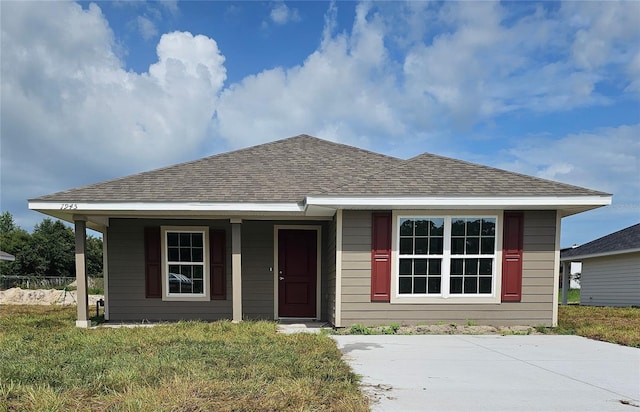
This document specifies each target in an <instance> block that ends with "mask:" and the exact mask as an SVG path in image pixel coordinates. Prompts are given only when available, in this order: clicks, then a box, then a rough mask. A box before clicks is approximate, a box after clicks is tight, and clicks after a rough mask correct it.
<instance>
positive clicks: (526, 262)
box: [341, 211, 556, 326]
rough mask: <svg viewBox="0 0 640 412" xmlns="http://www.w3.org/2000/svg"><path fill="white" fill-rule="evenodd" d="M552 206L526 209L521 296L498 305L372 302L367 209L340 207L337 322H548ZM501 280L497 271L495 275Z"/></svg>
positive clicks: (551, 286) (553, 224)
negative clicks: (339, 316)
mask: <svg viewBox="0 0 640 412" xmlns="http://www.w3.org/2000/svg"><path fill="white" fill-rule="evenodd" d="M555 238H556V212H555V211H527V212H525V221H524V244H523V248H524V250H523V278H522V301H521V302H510V303H500V304H451V303H448V304H391V303H386V302H371V301H370V288H371V212H370V211H345V212H344V215H343V244H342V324H341V326H350V325H353V324H357V323H359V324H366V325H376V324H385V323H390V322H394V323H406V324H417V323H436V322H466V321H467V320H471V321H474V322H477V323H479V324H490V325H547V326H550V325H551V323H552V317H553V295H554V293H555V287H554V273H555V269H554V266H555V260H554V259H555V249H556V245H555ZM498 281H500V276H499V277H498Z"/></svg>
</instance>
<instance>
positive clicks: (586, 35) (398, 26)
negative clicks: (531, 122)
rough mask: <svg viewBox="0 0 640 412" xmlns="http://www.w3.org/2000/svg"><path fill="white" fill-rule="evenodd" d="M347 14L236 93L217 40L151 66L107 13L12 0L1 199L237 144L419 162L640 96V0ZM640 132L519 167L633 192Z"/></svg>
mask: <svg viewBox="0 0 640 412" xmlns="http://www.w3.org/2000/svg"><path fill="white" fill-rule="evenodd" d="M163 4H164V6H165V7H166V8H168V9H169V10H170V11H172V12H177V7H176V6H175V3H173V2H169V3H166V4H165V3H163ZM516 6H517V7H516ZM136 7H137V6H136ZM339 7H340V3H337V4H336V3H331V4H329V5H328V10H327V13H326V16H325V27H324V30H323V32H322V33H318V37H319V38H318V43H319V44H318V47H317V49H316V50H315V51H314V52H312V53H311V54H309V55H308V56H307V57H306V58H305V59H304V60H303V61H301V62H300V63H299V64H298V65H295V66H292V67H276V68H273V69H269V70H264V71H261V72H257V73H255V74H253V75H250V76H247V77H246V78H244V79H243V80H241V81H239V82H237V83H235V84H231V85H228V86H227V87H226V88H225V84H224V83H225V80H226V70H225V67H224V56H223V55H222V53H221V51H220V50H219V49H218V45H217V43H216V42H215V40H213V39H210V38H207V37H205V36H202V35H197V33H195V35H193V34H191V33H186V32H173V33H166V34H163V35H162V36H161V37H160V39H159V40H158V44H157V55H158V61H157V62H156V63H154V64H152V65H151V66H150V67H149V70H148V71H147V72H145V73H135V72H132V71H127V70H125V69H124V64H123V62H122V61H121V59H120V58H119V57H118V54H116V52H115V51H114V50H117V48H118V45H117V44H116V41H115V40H114V36H113V33H112V31H111V29H110V27H109V25H108V23H107V21H106V20H105V18H104V16H103V15H102V13H101V10H100V8H99V7H98V6H97V5H95V4H91V5H89V6H88V7H86V8H85V9H83V8H82V7H81V6H79V5H77V4H75V3H69V2H7V3H3V5H2V16H1V17H2V24H1V27H2V39H1V41H2V73H1V76H0V77H1V78H0V86H1V90H2V107H1V110H2V122H1V127H2V192H3V205H4V202H6V200H5V199H21V201H22V199H25V198H27V197H30V196H37V195H40V194H44V193H49V192H51V191H53V190H58V189H64V188H67V187H69V186H75V185H79V184H83V183H92V182H94V181H96V180H99V179H102V178H105V177H116V176H121V175H125V174H127V173H131V172H135V171H140V170H145V169H149V168H151V167H156V166H162V165H166V164H171V163H175V162H177V161H181V160H187V159H190V158H195V157H198V156H201V155H204V154H208V152H207V153H203V151H202V148H203V147H206V148H207V149H211V148H212V146H213V145H214V144H218V143H220V141H221V140H224V141H225V143H226V144H225V148H227V146H228V147H233V148H235V147H242V146H248V145H252V144H256V143H260V142H264V141H268V140H273V139H276V138H282V137H285V136H290V135H295V134H299V133H310V134H315V135H318V136H321V137H324V138H329V139H334V140H341V141H345V142H348V143H352V144H356V145H358V146H362V147H371V148H373V147H374V146H375V149H376V150H386V151H388V152H391V151H393V150H394V145H397V146H401V145H402V146H403V147H410V148H411V150H412V151H413V152H412V154H415V153H417V152H421V151H424V150H428V147H427V145H428V144H429V142H430V140H429V139H433V140H435V139H438V140H443V139H453V138H454V137H452V136H455V133H451V130H452V129H454V130H455V129H463V130H465V131H466V130H469V129H470V128H471V127H473V126H474V125H476V124H478V122H491V121H493V120H494V119H496V118H498V117H500V116H502V115H504V114H508V113H519V112H524V113H530V112H537V113H545V112H555V111H563V110H571V109H572V108H575V107H580V106H590V105H597V104H608V103H609V102H610V101H611V100H610V99H611V97H610V96H609V95H606V94H603V93H604V92H603V91H602V90H603V89H606V88H616V92H619V93H622V92H623V91H624V90H626V92H631V93H637V92H640V83H639V81H638V79H639V78H640V39H639V38H638V36H640V34H639V31H638V30H637V27H639V26H640V16H639V13H636V11H637V9H638V7H640V5H639V4H638V3H631V2H622V3H615V4H611V3H606V4H604V5H603V4H601V3H593V2H570V3H562V5H561V6H560V7H557V6H556V5H549V4H548V3H541V4H530V3H517V4H509V5H506V6H505V5H504V4H501V3H490V2H451V3H444V4H441V3H417V2H416V3H407V4H400V5H398V4H397V3H361V4H358V5H357V7H356V15H355V18H354V21H353V24H352V27H350V28H349V29H348V30H344V31H343V30H340V31H339V30H338V27H339V26H338V24H337V21H338V20H337V13H338V8H339ZM513 7H515V8H516V9H517V10H516V11H513V10H512V8H513ZM518 7H519V8H518ZM609 7H610V9H609ZM270 12H271V14H270V19H271V20H270V21H272V22H273V23H274V24H285V23H288V22H292V21H297V20H299V19H300V15H299V12H298V11H297V10H296V9H293V8H290V7H288V6H287V5H286V4H285V3H283V2H279V3H275V4H273V7H272V9H271V10H270ZM145 13H148V14H144V15H143V16H141V17H139V18H138V19H137V23H138V26H137V29H138V30H140V32H141V34H142V35H143V37H144V36H147V37H146V38H153V37H154V36H157V35H158V34H159V33H158V29H157V24H158V19H159V18H160V17H159V16H161V15H162V13H161V11H158V13H160V14H153V13H151V12H149V11H148V10H146V11H145ZM34 27H37V28H38V30H34V29H33V28H34ZM605 82H607V84H606V86H607V87H604V88H603V87H600V86H601V85H602V84H603V83H605ZM632 98H633V97H632ZM637 129H638V127H637V126H626V128H625V127H620V128H615V127H613V128H610V129H602V130H599V131H596V132H593V133H582V134H575V135H569V136H565V137H564V138H562V139H560V140H558V141H557V142H556V141H555V140H553V139H550V140H549V141H543V142H540V141H536V143H535V145H539V146H542V147H536V146H535V145H534V146H532V147H528V146H524V145H525V144H526V142H525V141H523V143H521V145H519V146H517V147H516V148H515V149H514V151H513V153H511V154H510V156H511V157H509V158H508V159H507V160H505V161H504V162H505V164H507V165H510V166H513V167H520V168H522V171H524V172H528V173H532V174H538V175H540V176H545V177H549V178H554V179H559V180H562V181H568V182H572V183H575V184H579V185H584V186H588V187H594V188H598V189H602V190H605V191H612V192H614V193H616V195H617V196H618V194H619V193H622V194H623V196H622V197H623V198H624V196H626V197H627V198H632V193H631V192H628V191H629V190H631V188H633V187H635V189H634V190H637V184H636V185H635V186H634V185H625V184H624V183H620V184H619V185H618V184H617V183H615V182H617V181H623V182H624V181H625V180H624V179H626V181H628V180H629V179H630V178H629V176H632V175H630V174H629V173H633V172H636V173H637V172H638V170H637V162H638V160H637V159H638V152H637V143H635V145H636V146H634V141H633V139H632V138H633V136H634V133H635V136H636V137H637V136H638V134H639V133H638V130H637ZM462 134H464V133H462ZM456 138H457V137H456ZM606 139H610V141H611V142H616V144H615V145H614V144H606V143H604V142H606V141H607V140H606ZM374 142H375V143H374ZM415 142H419V143H415ZM584 142H588V144H584ZM403 143H408V144H404V145H403ZM581 143H582V144H583V145H584V147H581ZM415 144H420V147H414V145H415ZM625 145H626V146H625ZM585 147H592V148H597V150H595V151H593V152H589V151H588V150H587V149H585ZM617 147H626V149H620V150H618V149H617ZM634 147H635V149H634V150H635V152H634V151H633V150H631V149H630V148H634ZM544 148H549V150H548V151H543V150H542V149H544ZM214 150H216V148H214ZM536 150H538V151H536ZM518 153H522V155H518ZM559 153H572V155H571V157H570V159H573V158H577V159H580V161H579V162H578V161H575V162H574V161H567V160H566V158H565V157H563V156H560V155H559ZM620 156H627V158H621V157H620ZM628 156H631V158H628ZM634 156H635V157H634ZM532 159H543V160H532ZM633 159H635V160H633ZM634 161H635V167H636V169H635V170H627V169H625V170H618V169H619V168H625V167H626V168H629V167H630V166H629V165H631V164H634V163H633V162H634ZM586 164H590V165H597V168H598V170H597V171H595V170H594V169H593V168H589V167H586V166H585V165H586ZM513 167H511V168H513ZM79 171H80V172H79ZM599 171H606V173H605V172H603V173H602V176H606V177H599V176H600V174H599ZM612 173H613V174H612ZM615 173H618V174H615ZM6 182H11V183H10V185H9V186H7V183H6ZM612 182H613V183H612ZM636 182H637V179H636ZM627 186H628V187H627ZM624 193H631V194H629V195H624ZM616 198H619V197H616ZM3 207H4V206H3Z"/></svg>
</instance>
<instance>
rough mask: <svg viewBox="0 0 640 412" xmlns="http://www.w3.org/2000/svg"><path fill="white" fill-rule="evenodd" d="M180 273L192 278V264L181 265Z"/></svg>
mask: <svg viewBox="0 0 640 412" xmlns="http://www.w3.org/2000/svg"><path fill="white" fill-rule="evenodd" d="M180 274H181V275H184V276H186V277H187V278H188V279H189V280H191V266H187V265H182V266H180Z"/></svg>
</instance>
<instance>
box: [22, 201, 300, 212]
mask: <svg viewBox="0 0 640 412" xmlns="http://www.w3.org/2000/svg"><path fill="white" fill-rule="evenodd" d="M29 209H31V210H39V211H51V210H59V211H64V212H68V213H81V212H93V211H100V212H110V211H125V212H161V211H176V212H289V213H302V212H304V210H305V208H304V207H303V206H301V205H299V204H298V203H200V202H185V203H180V202H78V203H67V202H59V201H46V202H45V201H32V202H31V201H30V202H29Z"/></svg>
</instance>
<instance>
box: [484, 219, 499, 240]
mask: <svg viewBox="0 0 640 412" xmlns="http://www.w3.org/2000/svg"><path fill="white" fill-rule="evenodd" d="M495 235H496V220H495V219H482V236H495Z"/></svg>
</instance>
